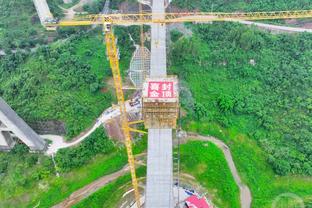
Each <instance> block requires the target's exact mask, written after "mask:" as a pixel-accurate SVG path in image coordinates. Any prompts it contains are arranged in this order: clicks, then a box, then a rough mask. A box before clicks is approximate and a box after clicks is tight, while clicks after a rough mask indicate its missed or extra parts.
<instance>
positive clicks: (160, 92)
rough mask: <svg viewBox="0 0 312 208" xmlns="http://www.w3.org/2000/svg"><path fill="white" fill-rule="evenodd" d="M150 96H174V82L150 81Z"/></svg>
mask: <svg viewBox="0 0 312 208" xmlns="http://www.w3.org/2000/svg"><path fill="white" fill-rule="evenodd" d="M148 98H174V94H173V82H149V83H148Z"/></svg>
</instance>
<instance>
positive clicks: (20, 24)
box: [0, 0, 47, 50]
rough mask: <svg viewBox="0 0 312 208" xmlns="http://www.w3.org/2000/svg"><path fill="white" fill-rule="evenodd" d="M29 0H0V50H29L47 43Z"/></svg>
mask: <svg viewBox="0 0 312 208" xmlns="http://www.w3.org/2000/svg"><path fill="white" fill-rule="evenodd" d="M43 31H44V29H43V27H41V24H40V20H39V17H38V15H37V13H36V9H35V6H34V4H33V3H32V1H31V0H19V1H7V0H0V49H3V50H8V49H12V48H13V49H14V48H29V47H34V46H36V44H42V43H45V42H47V37H46V36H45V34H44V33H43Z"/></svg>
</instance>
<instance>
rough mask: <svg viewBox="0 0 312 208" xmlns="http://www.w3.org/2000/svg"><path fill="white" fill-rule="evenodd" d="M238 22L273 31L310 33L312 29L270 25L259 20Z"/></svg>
mask: <svg viewBox="0 0 312 208" xmlns="http://www.w3.org/2000/svg"><path fill="white" fill-rule="evenodd" d="M238 22H239V23H241V24H244V25H254V26H256V27H258V28H261V29H265V30H269V31H273V32H274V31H275V32H288V33H302V32H308V33H312V29H308V28H301V27H289V26H280V25H272V24H265V23H259V22H251V21H238Z"/></svg>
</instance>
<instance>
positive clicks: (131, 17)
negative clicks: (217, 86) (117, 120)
mask: <svg viewBox="0 0 312 208" xmlns="http://www.w3.org/2000/svg"><path fill="white" fill-rule="evenodd" d="M140 10H141V9H140ZM158 17H159V18H158ZM311 17H312V10H295V11H272V12H232V13H225V12H182V13H166V14H157V13H144V14H143V13H140V14H96V15H86V16H80V17H78V18H75V19H73V20H61V21H49V22H46V24H45V26H46V28H47V29H48V30H55V28H56V27H65V26H87V25H102V26H103V32H104V34H105V43H106V50H107V56H108V58H109V61H110V66H111V69H112V74H113V79H114V85H115V88H116V95H117V100H118V104H119V108H120V113H121V122H122V129H123V134H124V137H125V145H126V150H127V154H128V163H129V167H130V173H131V178H132V186H133V189H134V195H135V200H136V205H137V207H141V202H140V193H139V188H138V181H137V177H136V171H135V160H134V156H133V152H132V142H131V135H130V132H131V131H134V132H141V133H142V131H139V130H136V129H133V128H131V127H130V126H129V125H131V124H135V123H138V122H129V121H128V117H127V112H126V105H125V98H124V93H123V90H122V78H121V75H120V69H119V57H118V50H117V45H116V38H115V36H114V33H113V28H112V26H113V25H121V26H129V25H140V26H142V25H144V24H146V25H149V24H152V23H159V24H168V23H185V22H198V23H205V22H213V21H228V22H231V21H234V22H235V21H240V20H273V19H300V18H311ZM141 32H142V29H141ZM141 41H142V40H141ZM141 44H143V43H141Z"/></svg>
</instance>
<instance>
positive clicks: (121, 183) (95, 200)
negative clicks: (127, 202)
mask: <svg viewBox="0 0 312 208" xmlns="http://www.w3.org/2000/svg"><path fill="white" fill-rule="evenodd" d="M136 173H137V176H138V177H143V176H145V175H146V169H145V168H143V167H141V168H138V169H137V172H136ZM130 188H131V176H130V174H127V175H125V176H122V177H119V178H118V179H117V180H115V181H113V182H111V183H109V184H108V185H106V186H104V187H103V188H101V189H100V190H98V191H97V192H95V193H94V194H92V195H91V196H90V197H88V198H86V199H84V200H82V201H81V202H80V203H78V204H76V205H75V206H73V208H85V207H92V208H101V207H107V208H115V207H116V205H117V204H118V203H119V201H120V199H121V198H122V195H123V194H124V193H125V192H126V191H128V189H130Z"/></svg>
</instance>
